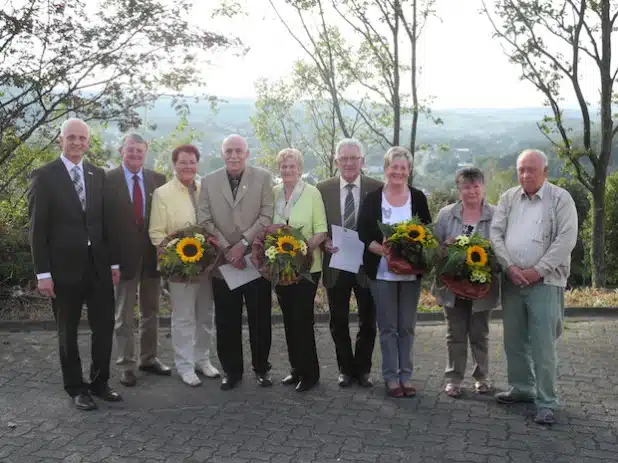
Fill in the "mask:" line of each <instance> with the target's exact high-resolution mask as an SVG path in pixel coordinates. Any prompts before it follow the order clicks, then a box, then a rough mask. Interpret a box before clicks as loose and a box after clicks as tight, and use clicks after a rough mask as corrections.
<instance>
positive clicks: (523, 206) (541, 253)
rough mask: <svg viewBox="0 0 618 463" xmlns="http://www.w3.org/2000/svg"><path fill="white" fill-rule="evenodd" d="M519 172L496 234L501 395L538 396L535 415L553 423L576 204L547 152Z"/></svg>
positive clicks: (526, 159)
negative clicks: (553, 176) (500, 276)
mask: <svg viewBox="0 0 618 463" xmlns="http://www.w3.org/2000/svg"><path fill="white" fill-rule="evenodd" d="M517 176H518V179H519V183H520V186H518V187H515V188H511V189H510V190H508V191H507V192H506V193H504V194H503V195H502V196H501V198H500V202H499V204H498V209H497V211H496V212H495V214H494V218H493V221H492V225H491V232H490V235H491V242H492V245H493V247H494V250H495V252H496V255H497V256H498V259H499V260H500V263H501V265H502V266H503V268H504V270H505V273H506V276H505V279H504V282H503V286H502V307H503V311H504V350H505V352H506V359H507V374H508V381H509V386H510V389H509V390H508V391H507V392H501V393H498V394H496V400H497V401H498V402H500V403H507V404H510V403H515V402H534V403H535V405H536V408H537V413H536V416H535V421H536V422H537V423H540V424H551V423H553V422H554V421H555V419H554V412H553V410H554V408H555V407H556V405H557V403H558V397H557V393H556V373H557V371H556V366H557V365H556V364H557V355H556V340H557V339H558V337H559V336H560V334H561V332H562V315H563V304H564V288H565V286H566V282H567V278H568V276H569V273H570V266H571V251H572V250H573V248H574V247H575V243H576V241H577V210H576V208H575V203H574V201H573V198H572V197H571V195H570V194H569V193H568V191H566V190H564V189H562V188H559V187H557V186H555V185H553V184H551V183H549V182H548V181H547V157H546V156H545V154H544V153H542V152H541V151H538V150H525V151H524V152H522V153H521V154H520V155H519V157H518V159H517Z"/></svg>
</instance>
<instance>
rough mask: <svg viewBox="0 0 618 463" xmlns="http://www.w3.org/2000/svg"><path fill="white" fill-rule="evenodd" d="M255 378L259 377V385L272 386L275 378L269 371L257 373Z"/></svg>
mask: <svg viewBox="0 0 618 463" xmlns="http://www.w3.org/2000/svg"><path fill="white" fill-rule="evenodd" d="M255 378H256V379H257V383H258V386H260V387H270V386H272V385H273V380H272V378H271V377H270V375H269V374H268V373H263V374H259V373H256V374H255Z"/></svg>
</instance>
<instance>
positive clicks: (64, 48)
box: [0, 0, 235, 191]
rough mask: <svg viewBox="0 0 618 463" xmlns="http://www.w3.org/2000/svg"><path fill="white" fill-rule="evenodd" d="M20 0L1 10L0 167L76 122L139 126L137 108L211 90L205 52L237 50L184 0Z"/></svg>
mask: <svg viewBox="0 0 618 463" xmlns="http://www.w3.org/2000/svg"><path fill="white" fill-rule="evenodd" d="M18 3H19V6H15V3H14V2H8V3H6V4H5V6H4V7H3V9H2V11H0V102H1V103H2V104H0V133H2V144H1V145H0V168H2V169H4V168H6V165H7V163H10V162H12V161H13V160H14V159H15V157H16V156H17V155H18V149H19V147H20V146H21V145H23V144H24V143H26V142H33V141H36V142H38V143H40V144H41V146H42V149H45V148H46V147H49V146H50V144H51V143H53V141H54V140H55V138H56V136H57V134H58V124H59V122H60V121H61V120H63V119H66V118H67V117H68V116H74V115H77V116H79V117H82V118H84V119H85V120H97V121H102V122H106V123H109V122H114V123H118V124H119V126H120V128H121V130H125V129H126V128H129V127H137V126H139V125H140V123H141V119H140V116H139V113H138V111H137V109H138V108H140V107H144V106H148V105H149V104H151V103H152V102H154V101H155V100H156V99H157V98H158V97H159V96H160V95H161V94H163V93H168V94H172V95H174V96H175V97H180V96H181V94H180V93H179V92H181V91H182V90H183V89H184V88H186V87H189V86H191V87H195V88H199V87H200V86H202V85H203V84H204V76H205V74H204V73H203V71H202V65H204V64H205V60H204V58H205V56H204V55H205V54H204V51H205V50H206V51H207V50H213V49H215V48H218V47H227V46H230V45H233V44H235V41H234V40H233V39H229V38H227V37H225V36H222V35H220V34H217V33H213V32H210V31H208V30H207V29H206V28H204V27H202V26H199V25H195V24H194V23H192V22H191V21H190V20H189V18H190V15H191V12H192V7H191V5H190V3H188V2H187V1H186V0H180V1H176V2H167V1H164V0H141V1H139V2H138V1H135V0H102V1H101V2H97V3H96V4H93V3H92V2H88V4H86V3H87V2H83V1H74V2H60V3H58V2H48V1H44V0H25V1H23V2H18ZM16 162H17V161H16ZM30 167H32V163H31V164H30V165H27V166H23V165H22V168H23V169H24V171H26V170H27V169H29V168H30ZM20 175H21V174H20ZM7 188H8V184H7V183H6V182H4V183H1V184H0V191H3V190H6V189H7Z"/></svg>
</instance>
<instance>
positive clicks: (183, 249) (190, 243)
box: [176, 238, 204, 263]
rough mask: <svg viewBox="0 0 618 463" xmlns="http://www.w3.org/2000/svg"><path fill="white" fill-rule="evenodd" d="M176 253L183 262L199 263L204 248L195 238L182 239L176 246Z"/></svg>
mask: <svg viewBox="0 0 618 463" xmlns="http://www.w3.org/2000/svg"><path fill="white" fill-rule="evenodd" d="M176 253H177V254H178V256H179V257H180V260H181V261H183V262H185V263H186V262H199V260H200V259H201V258H202V256H203V255H204V246H203V245H202V242H201V241H200V240H198V239H196V238H183V239H181V240H180V241H179V242H178V244H177V245H176Z"/></svg>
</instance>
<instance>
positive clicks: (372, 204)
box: [358, 187, 431, 280]
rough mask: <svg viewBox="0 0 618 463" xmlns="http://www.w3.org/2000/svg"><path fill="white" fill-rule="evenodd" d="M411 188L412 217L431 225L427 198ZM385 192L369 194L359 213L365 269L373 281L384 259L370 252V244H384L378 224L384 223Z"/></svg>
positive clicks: (379, 191) (381, 189) (377, 191)
mask: <svg viewBox="0 0 618 463" xmlns="http://www.w3.org/2000/svg"><path fill="white" fill-rule="evenodd" d="M409 188H410V199H411V200H410V205H411V209H412V216H414V215H418V216H419V218H420V219H421V222H422V223H424V224H430V223H431V213H430V212H429V206H428V204H427V197H426V196H425V194H424V193H423V192H422V191H421V190H417V189H416V188H414V187H409ZM383 191H384V187H380V188H378V189H377V190H374V191H372V192H371V193H369V194H367V196H365V199H364V201H363V202H362V204H361V206H360V209H359V211H358V237H359V238H360V240H361V241H362V242H363V243H365V252H364V254H363V267H364V270H365V272H366V273H367V276H368V277H369V278H370V279H372V280H375V279H376V275H377V273H378V265H379V264H380V259H381V258H382V257H381V256H379V255H377V254H374V253H373V252H371V251H369V244H370V243H371V242H373V241H376V242H378V243H382V241H383V239H384V235H382V232H381V231H380V227H379V226H378V222H382V192H383Z"/></svg>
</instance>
